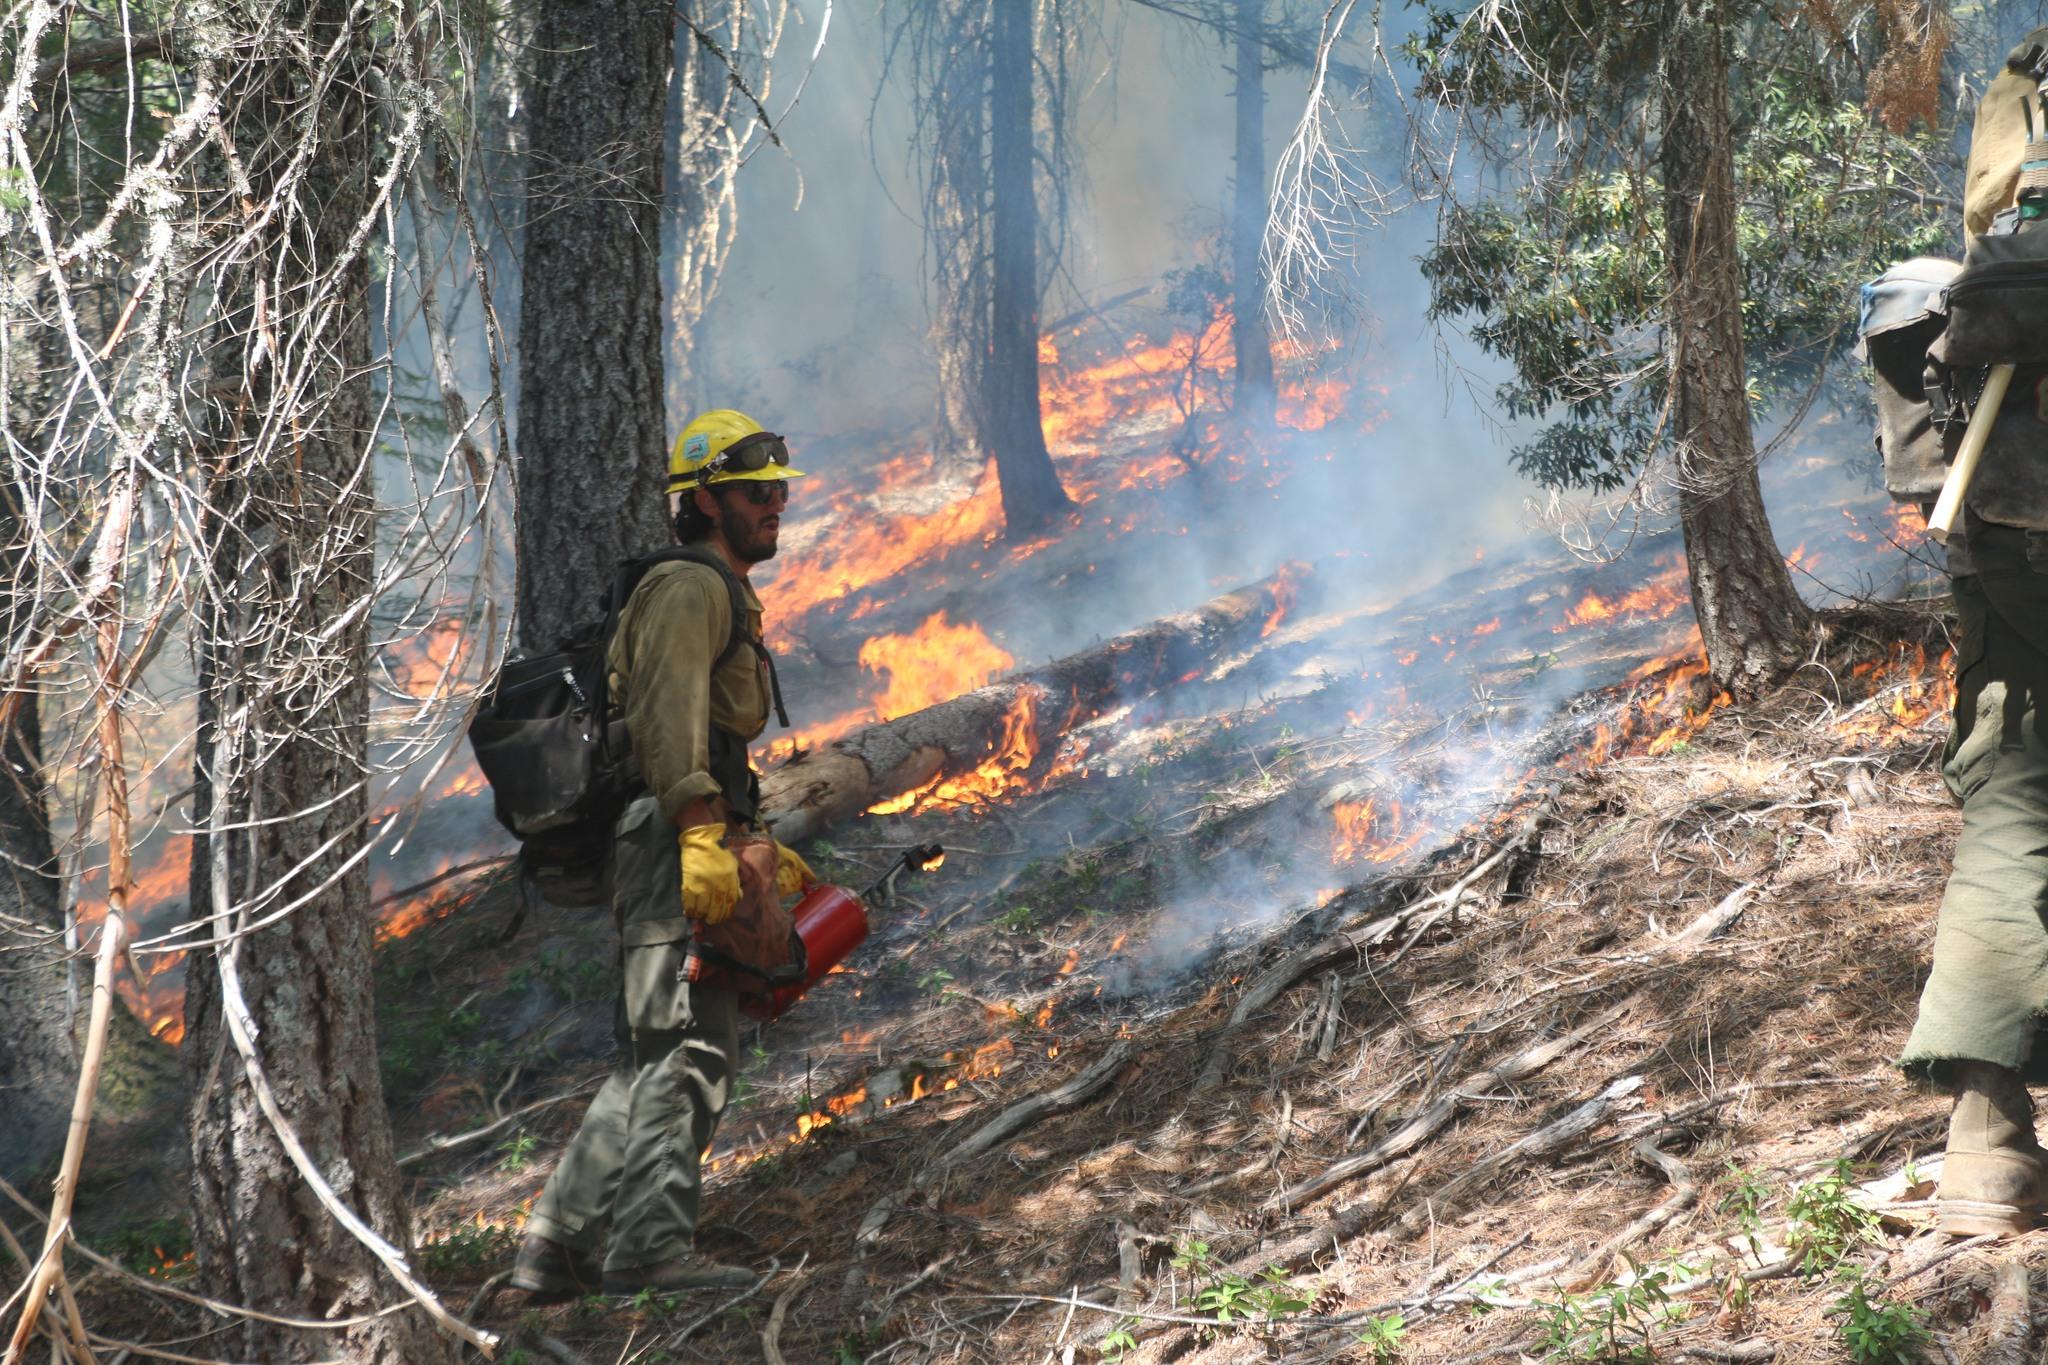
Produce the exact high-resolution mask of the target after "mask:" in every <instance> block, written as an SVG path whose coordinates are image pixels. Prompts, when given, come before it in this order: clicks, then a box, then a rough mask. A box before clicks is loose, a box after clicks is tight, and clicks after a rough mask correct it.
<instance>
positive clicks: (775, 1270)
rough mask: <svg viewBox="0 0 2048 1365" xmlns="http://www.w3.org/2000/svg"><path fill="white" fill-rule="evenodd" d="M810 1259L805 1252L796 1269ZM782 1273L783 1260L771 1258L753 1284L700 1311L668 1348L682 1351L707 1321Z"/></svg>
mask: <svg viewBox="0 0 2048 1365" xmlns="http://www.w3.org/2000/svg"><path fill="white" fill-rule="evenodd" d="M810 1259H811V1258H810V1255H809V1253H808V1252H807V1253H805V1255H804V1258H803V1260H801V1261H798V1262H797V1263H796V1271H801V1270H802V1269H803V1268H804V1266H805V1264H806V1263H808V1262H809V1261H810ZM796 1271H792V1272H791V1273H793V1274H794V1273H796ZM781 1273H782V1262H781V1261H778V1260H770V1261H769V1262H768V1268H767V1269H766V1270H764V1271H762V1272H761V1277H760V1278H759V1279H757V1280H755V1281H754V1282H753V1283H752V1284H751V1285H748V1286H747V1287H746V1288H745V1289H742V1290H741V1291H740V1292H739V1293H737V1294H735V1295H733V1296H732V1297H731V1298H729V1299H727V1300H725V1301H724V1302H723V1303H721V1304H719V1305H718V1306H717V1307H715V1308H712V1309H709V1310H708V1311H706V1312H703V1313H699V1314H698V1315H697V1316H696V1317H694V1318H692V1319H691V1320H690V1321H689V1322H687V1323H685V1324H683V1327H682V1330H681V1331H679V1332H677V1333H676V1334H675V1335H674V1336H672V1337H670V1338H669V1339H668V1349H669V1350H671V1351H680V1350H681V1349H683V1343H684V1342H686V1341H688V1340H689V1339H690V1338H691V1337H693V1336H695V1335H697V1333H698V1332H700V1331H702V1330H703V1329H704V1326H705V1324H706V1323H709V1322H711V1321H713V1320H714V1319H716V1318H720V1317H723V1316H724V1315H725V1314H726V1313H727V1312H728V1311H730V1310H731V1309H733V1308H735V1307H737V1306H738V1305H740V1304H742V1303H745V1302H746V1301H747V1300H748V1299H751V1298H753V1297H754V1295H756V1294H758V1293H760V1292H761V1286H763V1285H765V1284H767V1283H768V1281H770V1280H772V1279H774V1278H775V1277H776V1276H777V1275H779V1274H781Z"/></svg>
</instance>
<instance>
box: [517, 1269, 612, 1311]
mask: <svg viewBox="0 0 2048 1365" xmlns="http://www.w3.org/2000/svg"><path fill="white" fill-rule="evenodd" d="M505 1284H506V1287H507V1288H510V1289H517V1290H520V1291H522V1292H523V1293H525V1295H526V1297H527V1299H528V1300H529V1301H530V1302H533V1303H560V1302H562V1301H563V1300H565V1299H580V1298H582V1297H584V1296H585V1295H586V1294H595V1293H597V1292H598V1290H597V1284H596V1283H595V1282H594V1281H589V1282H586V1281H583V1280H578V1279H575V1278H573V1277H571V1276H567V1275H550V1274H547V1273H546V1272H543V1271H535V1270H515V1271H513V1272H512V1277H511V1278H510V1279H508V1280H507V1281H505Z"/></svg>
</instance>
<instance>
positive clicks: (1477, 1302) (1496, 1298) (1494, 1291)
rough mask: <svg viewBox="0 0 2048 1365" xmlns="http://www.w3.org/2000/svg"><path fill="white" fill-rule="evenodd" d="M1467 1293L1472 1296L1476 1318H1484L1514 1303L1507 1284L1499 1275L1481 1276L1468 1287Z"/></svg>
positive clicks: (1472, 1308)
mask: <svg viewBox="0 0 2048 1365" xmlns="http://www.w3.org/2000/svg"><path fill="white" fill-rule="evenodd" d="M1465 1292H1466V1293H1467V1294H1470V1295H1471V1296H1472V1304H1471V1313H1472V1316H1473V1317H1475V1318H1483V1317H1485V1316H1486V1315H1487V1314H1488V1313H1491V1312H1493V1311H1494V1310H1495V1309H1499V1308H1505V1307H1507V1306H1508V1304H1509V1303H1510V1302H1512V1299H1511V1298H1510V1296H1509V1294H1508V1287H1507V1282H1506V1281H1505V1280H1503V1279H1502V1278H1501V1277H1500V1276H1498V1275H1484V1276H1481V1277H1480V1278H1479V1279H1476V1280H1474V1281H1472V1283H1471V1284H1469V1285H1467V1286H1466V1287H1465Z"/></svg>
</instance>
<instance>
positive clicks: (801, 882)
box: [775, 844, 818, 896]
mask: <svg viewBox="0 0 2048 1365" xmlns="http://www.w3.org/2000/svg"><path fill="white" fill-rule="evenodd" d="M817 884H818V874H817V873H815V872H813V871H811V865H810V864H809V863H807V862H805V861H804V860H803V859H802V858H800V857H798V856H797V851H796V850H795V849H793V848H785V847H783V846H782V845H781V844H777V845H776V846H775V889H776V890H777V891H779V892H781V893H782V894H783V895H785V896H800V895H802V894H803V893H804V892H805V891H808V890H810V888H812V887H814V886H816V885H817Z"/></svg>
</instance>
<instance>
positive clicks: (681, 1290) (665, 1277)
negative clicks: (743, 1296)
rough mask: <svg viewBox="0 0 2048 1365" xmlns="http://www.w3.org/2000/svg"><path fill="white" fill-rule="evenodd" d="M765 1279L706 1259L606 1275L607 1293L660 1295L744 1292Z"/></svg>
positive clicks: (671, 1262) (613, 1271)
mask: <svg viewBox="0 0 2048 1365" xmlns="http://www.w3.org/2000/svg"><path fill="white" fill-rule="evenodd" d="M760 1278H761V1277H760V1276H758V1275H756V1274H755V1273H754V1272H753V1271H751V1270H747V1269H745V1268H744V1267H741V1266H736V1265H721V1264H720V1263H719V1262H717V1261H713V1260H708V1259H706V1258H705V1257H702V1256H690V1257H686V1258H684V1259H683V1260H680V1261H660V1262H657V1263H655V1264H654V1265H637V1266H628V1267H625V1268H624V1269H620V1270H606V1271H605V1272H604V1292H605V1293H607V1294H637V1293H639V1292H640V1291H641V1290H643V1289H652V1290H654V1291H655V1292H656V1293H664V1294H687V1293H689V1292H690V1291H691V1290H695V1289H744V1288H746V1287H747V1286H748V1285H750V1284H752V1283H754V1282H755V1281H756V1280H758V1279H760Z"/></svg>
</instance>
